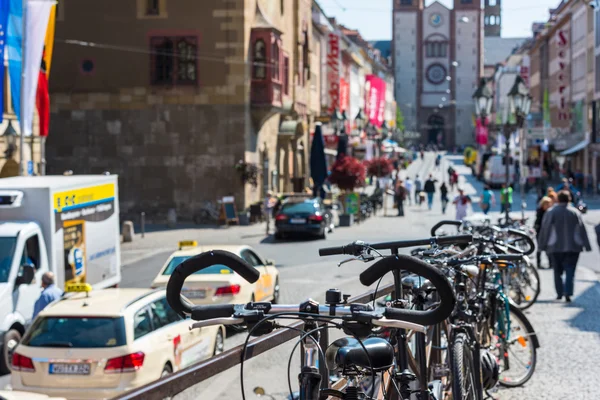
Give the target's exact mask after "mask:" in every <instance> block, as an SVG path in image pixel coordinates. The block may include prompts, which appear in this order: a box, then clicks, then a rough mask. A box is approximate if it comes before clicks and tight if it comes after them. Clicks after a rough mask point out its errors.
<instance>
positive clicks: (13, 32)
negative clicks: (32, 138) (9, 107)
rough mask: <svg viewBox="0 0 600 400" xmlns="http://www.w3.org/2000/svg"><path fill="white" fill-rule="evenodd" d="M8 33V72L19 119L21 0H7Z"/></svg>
mask: <svg viewBox="0 0 600 400" xmlns="http://www.w3.org/2000/svg"><path fill="white" fill-rule="evenodd" d="M9 3H10V5H9V14H8V35H7V39H6V46H7V51H8V74H9V78H10V94H11V98H12V101H13V110H15V114H16V115H17V118H19V120H20V119H21V67H22V63H23V0H9Z"/></svg>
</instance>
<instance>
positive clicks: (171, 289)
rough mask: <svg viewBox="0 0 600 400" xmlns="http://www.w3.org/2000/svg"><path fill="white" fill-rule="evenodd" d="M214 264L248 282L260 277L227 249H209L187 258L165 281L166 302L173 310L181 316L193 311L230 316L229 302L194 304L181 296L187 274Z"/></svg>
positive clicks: (213, 316) (252, 268) (215, 315)
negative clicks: (229, 270) (222, 266)
mask: <svg viewBox="0 0 600 400" xmlns="http://www.w3.org/2000/svg"><path fill="white" fill-rule="evenodd" d="M216 264H221V265H225V266H227V267H229V268H231V269H232V270H233V271H235V272H236V273H238V274H239V275H240V276H241V277H242V278H244V279H245V280H246V281H248V282H250V283H254V282H256V281H257V280H258V278H259V277H260V273H259V272H258V271H257V270H256V269H255V268H254V267H252V266H251V265H250V264H248V263H247V262H246V261H244V260H242V259H241V258H240V257H238V256H237V255H235V254H233V253H230V252H228V251H223V250H211V251H207V252H204V253H201V254H198V255H197V256H194V257H191V258H188V259H187V260H185V261H184V262H182V263H181V264H179V265H178V266H177V267H176V268H175V270H174V271H173V273H172V274H171V277H170V278H169V282H168V283H167V302H168V303H169V306H171V308H172V309H173V310H174V311H175V312H177V313H178V314H179V315H182V316H185V314H191V315H194V313H200V314H202V315H206V314H210V315H211V316H212V317H211V318H216V317H228V316H231V314H232V312H230V311H232V310H233V309H232V307H233V306H232V305H231V304H215V305H200V306H194V305H192V304H190V303H189V302H187V301H185V300H184V299H183V298H182V297H181V289H182V288H183V283H184V282H185V280H186V278H187V277H188V276H190V275H192V274H194V273H196V272H198V271H201V270H203V269H205V268H208V267H211V266H213V265H216Z"/></svg>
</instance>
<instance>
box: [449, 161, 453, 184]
mask: <svg viewBox="0 0 600 400" xmlns="http://www.w3.org/2000/svg"><path fill="white" fill-rule="evenodd" d="M452 175H454V168H452V165H451V166H449V167H448V181H451V180H452Z"/></svg>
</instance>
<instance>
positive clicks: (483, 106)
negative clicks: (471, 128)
mask: <svg viewBox="0 0 600 400" xmlns="http://www.w3.org/2000/svg"><path fill="white" fill-rule="evenodd" d="M472 98H473V103H475V116H476V118H477V119H479V121H480V123H481V126H487V125H488V120H487V119H488V116H489V115H490V113H491V110H492V104H493V103H494V94H493V93H492V91H491V90H490V88H489V87H488V85H487V79H485V78H481V79H480V80H479V86H477V89H476V90H475V92H474V93H473V96H472ZM477 148H478V150H481V145H480V144H479V143H477ZM475 173H476V174H477V175H479V171H475Z"/></svg>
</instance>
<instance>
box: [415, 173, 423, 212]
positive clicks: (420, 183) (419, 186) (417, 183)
mask: <svg viewBox="0 0 600 400" xmlns="http://www.w3.org/2000/svg"><path fill="white" fill-rule="evenodd" d="M421 190H423V181H422V180H421V178H419V175H417V176H416V177H415V204H416V205H418V206H420V205H421V200H420V198H421V197H420V196H419V193H421Z"/></svg>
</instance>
